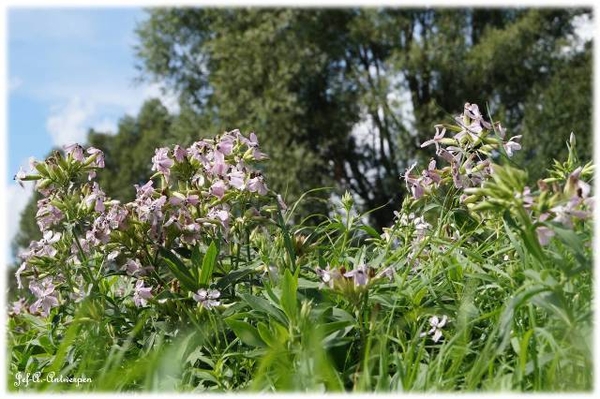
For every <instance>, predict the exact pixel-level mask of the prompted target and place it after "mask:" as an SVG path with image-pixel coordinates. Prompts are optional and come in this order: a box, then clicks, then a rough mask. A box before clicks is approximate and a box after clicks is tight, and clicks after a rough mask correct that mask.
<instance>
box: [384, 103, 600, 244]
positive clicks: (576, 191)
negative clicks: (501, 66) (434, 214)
mask: <svg viewBox="0 0 600 399" xmlns="http://www.w3.org/2000/svg"><path fill="white" fill-rule="evenodd" d="M455 122H456V124H455V125H436V126H435V129H436V131H435V134H434V137H433V138H432V139H430V140H427V141H425V142H424V143H423V144H422V145H421V147H427V146H431V145H434V146H435V149H436V155H437V156H438V157H439V158H440V159H441V160H443V161H445V162H447V163H449V165H448V166H445V167H443V168H438V167H437V164H436V160H434V159H432V160H431V161H430V162H429V164H428V166H427V168H426V169H425V170H423V171H422V172H421V173H420V174H418V173H415V172H414V169H415V167H416V164H413V165H411V166H410V167H409V168H408V169H407V170H406V172H405V173H404V176H403V179H404V181H405V183H406V187H407V190H408V191H409V192H410V193H411V198H412V200H414V201H416V200H420V199H422V198H424V197H425V196H428V195H434V194H437V193H439V192H440V189H441V188H442V187H453V188H454V189H456V190H458V192H459V193H460V196H459V202H460V204H462V205H464V206H466V207H467V208H468V209H469V210H470V211H472V212H475V213H473V215H474V217H476V218H478V217H479V216H477V215H476V212H479V211H485V210H490V211H497V210H498V209H508V210H511V211H514V210H515V209H518V208H519V207H523V208H524V209H525V210H526V211H527V215H528V217H529V218H530V220H532V221H533V222H534V224H535V225H536V233H537V235H538V240H539V242H540V244H542V245H547V244H548V242H549V240H550V238H551V237H552V236H553V235H554V231H553V230H552V229H551V228H550V227H549V224H548V223H550V222H552V223H557V224H560V225H563V226H564V227H567V228H571V227H572V226H573V222H574V220H588V219H589V218H590V217H591V215H592V212H593V197H591V196H590V193H591V187H590V186H589V184H588V183H586V182H585V181H584V177H589V176H590V175H591V173H592V169H593V167H592V165H591V163H589V164H587V165H585V166H579V167H577V166H576V165H575V163H574V161H573V160H574V159H575V157H574V156H572V155H571V156H570V157H569V160H570V161H569V162H568V164H565V165H557V166H558V172H557V174H558V177H553V178H549V179H545V180H540V181H539V182H538V188H539V190H538V191H537V192H535V193H534V192H532V190H531V188H530V187H528V186H526V185H525V183H524V181H525V175H524V172H523V171H521V170H518V169H514V168H510V167H505V166H500V165H499V164H497V163H495V162H494V159H495V158H497V157H498V155H499V154H505V155H506V156H507V157H511V156H512V155H513V154H514V153H515V151H518V150H520V149H521V145H520V144H519V140H520V139H521V136H520V135H519V136H514V137H511V138H510V139H506V130H505V129H504V128H503V127H502V125H501V124H500V123H499V122H496V123H494V124H491V123H490V122H487V121H485V119H484V118H483V116H482V114H481V112H480V111H479V107H478V106H477V105H476V104H470V103H466V104H465V106H464V111H463V113H462V114H461V115H459V116H457V117H456V118H455ZM449 131H451V132H453V133H454V135H453V136H452V137H447V136H446V135H447V132H449ZM567 145H568V147H569V150H570V152H572V151H573V148H574V145H575V138H574V135H571V138H570V140H569V143H568V144H567ZM561 181H562V182H564V187H562V188H561V187H560V182H561ZM421 218H422V216H421ZM405 219H406V216H405V215H399V216H398V215H397V223H396V225H397V226H403V225H406V220H405ZM418 230H419V229H417V231H418ZM384 234H387V237H391V236H390V233H389V232H386V233H384ZM420 236H422V235H421V234H417V240H416V241H417V243H418V241H419V238H418V237H420ZM384 238H386V237H384Z"/></svg>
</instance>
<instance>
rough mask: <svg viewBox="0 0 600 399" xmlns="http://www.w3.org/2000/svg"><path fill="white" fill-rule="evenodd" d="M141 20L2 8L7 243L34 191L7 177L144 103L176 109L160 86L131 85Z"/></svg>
mask: <svg viewBox="0 0 600 399" xmlns="http://www.w3.org/2000/svg"><path fill="white" fill-rule="evenodd" d="M144 18H145V12H144V11H143V10H142V9H141V8H91V7H89V8H72V7H70V8H59V7H53V8H39V7H36V8H17V7H12V8H9V9H7V33H8V43H7V59H6V67H7V78H8V82H7V90H8V98H7V106H8V115H7V116H8V121H7V122H8V123H7V125H8V137H7V141H8V151H7V153H8V154H9V157H8V164H7V169H6V173H7V175H8V176H7V177H6V179H7V183H8V187H7V190H6V193H7V194H8V195H7V200H8V204H7V205H8V215H7V216H8V220H7V224H8V228H7V234H8V237H9V238H12V236H13V235H14V234H15V233H16V231H17V226H18V220H19V216H18V215H19V213H20V210H21V209H22V208H23V207H24V205H25V204H26V202H27V200H28V197H29V195H30V192H31V189H30V188H29V189H26V190H23V189H21V188H20V187H19V186H18V185H16V184H13V181H12V178H13V176H14V174H15V173H16V172H17V171H18V170H19V167H20V166H23V167H24V168H25V169H26V170H27V168H28V159H29V157H32V156H33V157H35V158H36V159H40V158H43V157H44V156H45V155H46V154H47V153H48V152H49V151H50V150H51V149H52V148H53V147H57V146H62V145H65V144H69V143H73V142H83V141H84V140H85V136H86V132H87V130H88V129H89V128H91V127H92V128H96V129H98V130H101V131H111V132H114V131H115V130H116V127H117V123H118V120H119V118H120V117H122V116H123V115H125V114H136V113H137V112H138V110H139V108H140V106H141V104H142V103H143V102H144V100H145V99H147V98H150V97H161V98H162V99H163V100H165V101H167V103H169V104H168V105H170V106H171V108H172V109H174V108H176V106H175V105H174V101H173V99H172V98H165V97H164V96H161V95H160V91H159V88H158V85H156V84H143V85H136V84H134V78H135V77H137V76H138V75H137V74H138V72H137V71H136V70H135V64H136V60H135V57H134V49H133V46H134V45H135V43H136V36H135V27H136V23H138V22H140V21H142V20H144ZM29 186H31V185H29ZM5 245H6V244H5ZM8 253H9V251H7V254H8Z"/></svg>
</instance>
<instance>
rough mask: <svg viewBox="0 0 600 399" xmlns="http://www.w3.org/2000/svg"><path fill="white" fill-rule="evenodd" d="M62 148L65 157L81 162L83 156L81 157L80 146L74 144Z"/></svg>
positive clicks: (81, 148)
mask: <svg viewBox="0 0 600 399" xmlns="http://www.w3.org/2000/svg"><path fill="white" fill-rule="evenodd" d="M63 148H64V150H65V152H66V153H67V155H71V156H72V157H73V159H74V160H76V161H79V162H83V159H84V155H83V147H82V146H80V145H79V144H77V143H74V144H70V145H66V146H63Z"/></svg>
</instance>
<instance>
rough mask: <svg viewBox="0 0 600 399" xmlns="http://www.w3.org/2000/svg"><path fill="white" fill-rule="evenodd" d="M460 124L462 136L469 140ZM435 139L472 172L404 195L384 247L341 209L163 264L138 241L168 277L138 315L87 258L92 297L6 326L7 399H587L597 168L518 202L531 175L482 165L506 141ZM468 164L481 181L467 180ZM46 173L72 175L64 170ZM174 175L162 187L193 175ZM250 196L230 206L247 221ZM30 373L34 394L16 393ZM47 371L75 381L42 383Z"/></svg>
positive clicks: (456, 170) (117, 278) (349, 210)
mask: <svg viewBox="0 0 600 399" xmlns="http://www.w3.org/2000/svg"><path fill="white" fill-rule="evenodd" d="M469 110H471V111H473V110H474V108H473V107H472V106H471V105H469V106H468V107H465V112H464V114H463V115H461V118H459V120H461V121H463V122H464V123H465V124H466V125H469V126H471V127H472V128H474V127H473V125H472V124H471V122H473V121H475V120H477V119H476V118H477V114H476V113H475V114H473V116H468V115H469V114H468V112H467V111H469ZM473 112H474V111H473ZM463 122H461V123H463ZM481 123H482V122H481ZM446 128H447V129H448V130H451V131H454V132H455V133H456V134H455V136H454V137H452V138H450V137H445V138H444V140H445V141H443V142H441V144H440V145H441V146H446V145H447V146H448V147H447V148H448V149H451V147H452V146H455V149H452V151H454V153H456V154H458V153H459V152H461V153H463V154H465V156H464V157H455V158H451V159H452V160H451V161H450V162H451V166H448V167H440V169H435V167H433V168H432V167H431V164H430V165H429V166H428V168H427V173H429V176H434V174H438V177H439V180H438V179H435V180H432V183H430V185H429V186H427V187H426V190H425V191H424V192H423V193H419V192H417V191H415V190H411V193H413V196H411V197H408V198H407V199H406V200H405V201H404V203H403V205H402V207H401V208H400V210H399V212H398V213H397V215H396V219H395V221H394V224H393V225H392V226H390V227H389V228H386V229H384V232H383V234H382V235H379V234H377V233H376V232H375V231H374V230H373V229H372V228H370V227H369V226H367V225H365V224H364V220H365V219H366V218H365V215H364V214H361V213H359V212H357V209H356V205H355V204H354V201H353V200H352V196H351V195H350V194H348V193H347V194H345V195H344V196H342V198H341V203H340V204H339V206H338V209H337V210H336V212H335V213H334V214H332V215H329V216H325V215H323V221H322V222H321V223H319V224H317V225H313V224H307V225H304V224H292V223H290V221H291V220H293V219H294V215H293V214H292V213H293V212H295V211H296V210H297V209H298V208H297V206H296V204H294V205H292V206H290V207H289V209H287V210H286V209H284V208H286V207H284V206H283V205H282V204H278V205H272V204H267V205H265V206H264V207H263V208H262V209H263V210H265V209H271V208H272V213H271V217H272V218H273V219H274V220H270V219H268V218H266V217H260V218H258V219H253V220H254V221H255V223H248V222H244V223H242V224H240V225H238V224H237V223H240V222H236V224H233V225H232V226H231V229H230V231H229V236H228V238H227V240H224V239H223V236H222V234H215V232H214V231H213V230H207V231H205V233H204V234H203V235H202V236H201V237H200V239H199V241H198V242H196V243H194V244H190V245H187V246H186V245H176V246H175V248H171V247H170V245H169V244H168V243H169V242H170V241H169V239H168V237H167V238H166V239H165V241H164V242H163V243H162V244H161V247H160V249H159V250H158V251H157V252H156V253H154V252H152V250H151V249H150V247H151V246H152V245H157V243H151V242H143V243H142V244H143V245H141V247H146V248H145V249H144V250H145V251H148V253H149V255H151V256H149V258H153V259H155V261H154V263H153V264H154V265H155V266H158V267H161V266H163V265H164V266H165V267H166V270H165V269H164V268H162V269H160V272H158V274H157V276H155V275H154V274H152V275H151V276H150V277H149V276H145V277H144V278H145V280H144V281H145V282H151V281H153V279H155V278H158V277H160V278H161V279H163V280H160V281H165V282H167V281H170V283H171V287H170V288H168V289H166V288H165V286H164V285H162V284H161V285H160V286H159V287H157V288H156V290H157V291H156V294H157V295H156V297H155V298H150V299H148V304H147V306H146V305H144V306H140V307H134V306H132V304H131V301H130V300H129V298H128V297H127V295H131V294H130V293H129V294H125V295H124V296H123V295H122V294H119V295H117V292H119V290H120V289H121V288H120V287H122V285H121V283H122V282H123V281H124V280H123V279H127V278H128V277H126V276H122V275H119V274H118V273H115V272H114V271H111V267H113V266H111V263H110V261H108V260H107V258H106V257H105V256H94V257H92V256H90V257H89V258H88V259H87V263H86V264H85V269H78V268H75V272H77V271H85V270H89V271H90V272H91V273H90V276H89V277H88V276H87V274H84V278H86V279H88V278H91V279H92V280H91V281H94V286H93V287H92V289H91V290H90V291H89V293H88V294H87V296H85V298H84V299H83V300H81V301H76V300H65V301H64V302H63V303H62V304H60V305H59V306H58V307H56V308H53V309H52V310H51V312H50V315H49V316H48V317H43V316H42V317H39V316H34V315H32V314H31V313H30V312H27V311H24V310H23V309H21V311H20V312H16V311H13V312H12V313H11V315H10V318H9V330H8V331H9V335H8V340H9V348H8V349H9V354H10V359H9V360H8V367H7V372H8V381H9V382H11V385H10V386H9V389H10V390H11V391H14V392H41V391H44V392H46V391H48V392H55V391H59V392H62V391H68V390H72V391H78V392H82V391H84V392H99V391H100V392H102V391H113V392H115V391H119V392H127V391H134V392H138V391H144V392H173V391H176V392H240V391H242V392H248V391H251V392H288V391H294V392H298V391H301V392H404V391H408V392H433V391H443V392H454V391H461V392H481V391H486V392H489V391H515V392H542V391H567V392H573V391H577V392H581V391H590V390H591V389H592V381H593V374H592V369H593V361H592V345H591V343H592V311H591V304H592V302H591V298H592V284H591V282H592V278H591V277H592V246H591V243H592V230H593V225H592V221H591V219H590V217H589V215H590V214H589V206H590V200H591V199H590V197H589V194H590V192H589V185H588V181H589V179H590V178H591V176H592V174H593V166H592V164H591V163H587V164H584V163H582V162H581V161H580V160H579V158H578V156H577V154H576V148H575V138H574V137H571V139H570V141H569V142H568V143H567V148H568V157H567V160H566V161H564V162H556V163H555V164H554V165H553V167H552V168H551V169H549V170H548V175H549V177H547V178H546V179H544V180H542V181H541V182H540V183H539V187H538V189H536V190H529V188H528V186H527V185H526V184H527V173H526V172H525V171H523V170H521V169H518V168H516V167H514V166H511V165H506V164H505V165H499V164H497V163H495V162H493V161H490V160H491V159H492V158H491V157H493V155H492V154H493V153H494V151H502V149H501V148H502V147H503V146H506V145H507V144H506V143H508V142H512V140H513V139H511V140H508V141H507V140H506V139H505V138H502V139H500V138H499V137H500V136H501V135H502V133H501V132H500V130H498V131H495V130H493V129H492V127H491V125H490V128H486V129H484V130H482V131H481V132H480V133H479V134H478V135H476V137H473V136H470V135H469V134H467V133H466V131H465V130H464V129H461V127H460V126H459V127H457V126H451V125H447V126H446ZM497 136H498V137H497ZM217 142H218V141H217ZM485 146H489V151H488V150H486V149H484V148H485ZM236 148H237V147H236ZM238 151H239V150H238ZM242 151H243V150H242ZM486 153H488V154H489V155H486ZM231 156H232V157H233V158H235V156H234V155H231ZM55 157H57V155H55ZM488 157H489V158H488ZM475 158H477V163H479V166H480V165H484V166H486V167H489V171H487V172H485V173H483V171H482V170H481V169H480V170H479V171H475V172H474V170H476V169H477V168H478V165H474V163H473V159H475ZM53 159H55V158H53ZM57 162H58V163H59V164H65V165H66V166H67V169H68V170H70V169H73V170H75V169H77V163H76V162H75V161H74V160H73V159H72V156H71V155H69V156H68V157H67V158H66V163H65V162H64V161H57ZM178 162H179V163H178V164H177V166H173V167H172V170H171V171H172V173H173V174H175V173H176V171H177V170H180V169H181V168H182V165H184V164H185V162H188V161H187V160H182V161H178ZM85 163H86V161H84V163H83V164H85ZM71 164H72V165H75V166H69V165H71ZM44 165H45V166H40V167H39V168H38V170H42V171H43V172H40V173H41V174H42V177H41V179H40V180H43V179H45V178H46V177H44V176H45V174H52V175H56V176H57V178H58V177H59V176H60V175H62V174H61V173H58V172H57V171H56V170H54V169H58V166H56V165H55V164H54V163H53V162H50V163H48V164H47V165H46V164H44ZM69 168H70V169H69ZM85 168H86V167H84V169H83V171H86V170H87V169H85ZM163 173H166V172H163ZM177 173H178V172H177ZM477 173H480V174H478V175H476V174H477ZM31 176H33V175H31ZM31 176H28V178H29V177H31ZM415 176H421V177H415ZM425 176H426V174H422V175H416V174H414V172H412V168H411V170H410V171H408V172H407V173H406V174H405V176H404V177H405V179H406V182H407V185H409V186H413V188H414V186H415V185H418V184H423V185H424V184H425V182H426V180H425V178H424V177H425ZM162 177H164V175H162ZM66 178H68V176H65V179H66ZM170 178H171V179H173V178H174V177H173V175H171V177H170ZM475 178H477V179H480V180H481V181H477V183H473V182H474V181H476V180H472V179H475ZM60 181H62V180H60ZM433 182H435V184H433ZM162 184H164V186H162V188H161V189H160V191H161V192H166V190H167V187H169V186H168V185H167V183H166V182H165V181H162ZM169 184H173V185H174V184H175V183H174V182H173V181H171V182H170V183H169ZM68 187H71V186H68ZM84 190H85V189H84ZM196 191H197V190H196ZM245 195H246V193H245V192H244V191H241V192H239V193H238V192H233V191H232V192H231V193H227V194H226V195H225V196H224V197H223V198H234V197H235V199H236V201H238V202H239V203H237V204H236V203H235V202H234V203H232V204H231V206H232V209H233V208H236V207H239V206H240V207H242V208H243V207H245V206H246V205H247V204H248V201H249V199H248V198H246V197H244V196H245ZM273 200H274V199H273ZM232 201H233V200H232ZM107 202H108V200H107ZM213 205H214V204H213ZM194 206H198V207H201V206H202V203H200V204H196V205H194ZM565 210H568V211H569V212H567V213H564V212H565ZM88 211H89V210H88ZM162 211H164V212H168V211H169V210H168V208H164V209H162ZM79 212H80V213H78V214H77V215H78V216H79V217H82V215H83V214H82V213H81V212H83V211H81V210H80V211H79ZM89 212H91V211H89ZM241 215H242V214H240V215H238V216H239V218H240V219H243V218H242V216H241ZM67 216H68V215H67ZM254 217H256V215H255V216H254ZM131 222H132V221H130V223H131ZM137 223H139V224H141V222H137ZM544 229H547V230H544ZM121 230H124V229H121ZM141 232H144V228H142V229H141ZM542 232H545V233H544V234H542ZM120 233H123V231H119V232H115V237H113V240H121V239H123V237H122V236H121V235H120ZM129 233H130V234H134V232H133V231H130V232H129ZM549 233H552V234H549ZM135 234H139V232H137V233H135ZM546 236H547V239H545V238H543V237H546ZM138 241H140V242H142V241H143V240H138ZM126 242H127V243H128V245H131V246H135V245H136V243H135V242H130V241H126ZM114 244H116V242H113V241H111V242H110V243H106V247H103V246H102V245H104V244H102V245H100V247H99V250H100V251H105V252H108V251H110V250H114V249H115V248H116V247H115V245H114ZM138 244H139V242H138ZM56 245H57V248H58V249H60V250H61V251H66V250H68V247H64V248H63V247H60V246H59V244H56ZM38 262H39V260H38ZM36 265H37V263H36ZM46 266H48V265H46ZM40 267H41V266H40ZM48 267H56V265H51V266H48ZM44 270H45V271H46V272H47V271H48V270H50V269H48V268H46V269H44ZM59 273H64V271H61V272H59ZM67 276H68V274H67ZM166 276H168V277H169V278H168V279H165V277H166ZM34 277H35V276H34ZM138 278H139V277H138ZM67 280H68V279H67ZM127 281H128V280H127ZM138 281H142V280H138ZM63 284H70V283H63ZM125 287H127V284H125ZM209 287H212V288H210V290H212V289H217V290H219V291H220V292H221V293H222V296H221V297H220V298H219V300H220V303H219V304H214V305H207V304H203V305H199V304H197V303H193V302H191V300H190V298H189V295H190V294H191V293H194V292H195V294H194V295H196V296H198V297H200V299H196V301H198V302H201V303H204V302H202V300H204V299H206V298H204V299H203V298H202V296H201V290H202V289H207V288H209ZM65 288H68V285H67V287H65V286H63V287H62V288H61V290H62V291H61V292H62V293H63V295H64V294H65V292H66V291H65ZM126 289H127V288H126ZM160 290H162V291H160ZM210 290H209V291H206V292H205V293H204V295H205V297H206V296H208V295H210V293H209V292H210ZM128 291H129V292H130V291H131V288H129V289H128ZM191 304H193V305H191ZM36 372H40V373H42V374H41V376H42V377H41V378H42V380H41V381H39V382H38V381H29V383H28V384H27V385H26V384H25V383H24V382H23V381H22V383H21V384H20V385H18V386H17V385H15V384H14V383H15V382H17V380H18V379H17V377H16V376H17V375H20V376H24V375H26V373H30V375H34V374H35V373H36ZM52 372H54V373H55V374H54V375H55V376H62V378H66V379H68V378H79V379H80V380H81V381H80V382H79V383H77V382H76V380H72V381H71V383H65V382H63V383H57V382H51V381H48V380H47V379H46V377H47V376H48V375H49V373H52ZM18 373H20V374H18ZM84 380H85V381H84Z"/></svg>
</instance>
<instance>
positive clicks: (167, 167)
mask: <svg viewBox="0 0 600 399" xmlns="http://www.w3.org/2000/svg"><path fill="white" fill-rule="evenodd" d="M168 154H169V149H168V148H166V147H163V148H157V149H156V150H155V151H154V156H153V157H152V170H156V171H158V172H161V173H162V174H163V175H164V176H165V178H167V179H168V178H169V175H170V174H171V166H173V164H174V161H173V160H172V159H171V158H169V156H168Z"/></svg>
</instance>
